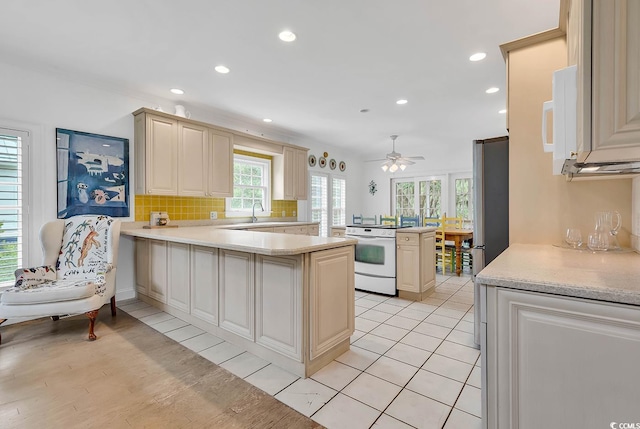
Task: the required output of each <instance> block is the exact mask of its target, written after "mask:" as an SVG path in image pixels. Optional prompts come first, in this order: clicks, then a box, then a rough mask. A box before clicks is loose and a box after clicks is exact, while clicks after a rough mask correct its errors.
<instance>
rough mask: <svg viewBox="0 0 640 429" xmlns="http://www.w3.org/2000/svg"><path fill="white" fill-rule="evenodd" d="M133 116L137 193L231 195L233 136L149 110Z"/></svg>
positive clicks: (197, 123) (139, 111)
mask: <svg viewBox="0 0 640 429" xmlns="http://www.w3.org/2000/svg"><path fill="white" fill-rule="evenodd" d="M134 115H135V140H136V142H135V147H136V193H137V194H151V195H173V196H177V195H180V196H188V197H228V196H231V195H232V194H233V134H231V133H228V132H225V131H222V130H218V129H216V128H212V127H208V126H207V124H202V123H199V122H196V121H189V120H187V119H172V118H171V115H167V114H155V113H152V112H149V111H147V110H146V109H141V110H138V111H137V112H135V113H134Z"/></svg>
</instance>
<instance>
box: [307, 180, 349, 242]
mask: <svg viewBox="0 0 640 429" xmlns="http://www.w3.org/2000/svg"><path fill="white" fill-rule="evenodd" d="M309 182H310V183H311V221H312V222H319V223H320V236H321V237H327V236H328V235H329V228H330V227H331V226H333V225H345V224H346V216H347V215H346V213H347V181H346V179H344V178H342V177H339V176H333V175H329V174H324V173H311V180H310V181H309ZM329 183H330V184H331V187H329Z"/></svg>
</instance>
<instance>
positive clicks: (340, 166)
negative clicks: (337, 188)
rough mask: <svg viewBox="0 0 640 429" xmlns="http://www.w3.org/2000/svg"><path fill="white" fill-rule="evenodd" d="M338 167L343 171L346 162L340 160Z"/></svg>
mask: <svg viewBox="0 0 640 429" xmlns="http://www.w3.org/2000/svg"><path fill="white" fill-rule="evenodd" d="M338 166H339V167H338V168H340V171H344V170H346V169H347V164H346V163H345V162H344V161H340V164H338Z"/></svg>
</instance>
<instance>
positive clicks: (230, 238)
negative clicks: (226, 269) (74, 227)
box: [121, 222, 356, 256]
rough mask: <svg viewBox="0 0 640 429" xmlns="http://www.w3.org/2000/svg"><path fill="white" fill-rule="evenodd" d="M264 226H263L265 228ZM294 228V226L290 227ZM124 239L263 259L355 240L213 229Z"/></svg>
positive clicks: (138, 233) (137, 233) (133, 232)
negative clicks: (142, 240) (171, 244)
mask: <svg viewBox="0 0 640 429" xmlns="http://www.w3.org/2000/svg"><path fill="white" fill-rule="evenodd" d="M265 224H266V222H265V223H263V224H262V225H264V226H267V225H265ZM289 224H291V223H289ZM121 233H122V234H123V235H130V236H134V237H143V238H151V239H155V240H166V241H172V242H176V243H186V244H196V245H200V246H207V247H217V248H219V249H227V250H238V251H241V252H249V253H259V254H262V255H273V256H276V255H280V256H282V255H299V254H302V253H309V252H316V251H319V250H326V249H333V248H336V247H343V246H351V245H355V244H356V240H353V239H346V238H334V237H316V236H309V235H294V234H280V233H273V232H258V231H237V230H231V229H226V228H219V227H211V226H191V227H180V228H167V229H128V230H122V231H121Z"/></svg>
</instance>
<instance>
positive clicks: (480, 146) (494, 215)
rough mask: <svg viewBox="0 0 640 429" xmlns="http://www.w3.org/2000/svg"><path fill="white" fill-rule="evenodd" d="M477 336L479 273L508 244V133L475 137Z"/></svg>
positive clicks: (477, 332)
mask: <svg viewBox="0 0 640 429" xmlns="http://www.w3.org/2000/svg"><path fill="white" fill-rule="evenodd" d="M473 203H474V206H473V207H474V208H473V244H474V246H473V249H472V257H473V283H474V289H473V291H474V319H475V320H474V322H475V323H474V340H475V343H476V344H477V345H480V290H479V289H480V286H479V284H478V283H477V282H476V275H477V274H478V273H479V272H480V271H482V269H483V268H484V267H485V266H487V265H488V264H489V263H490V262H491V261H493V260H494V259H495V258H496V257H497V256H498V255H499V254H500V253H502V252H503V251H504V250H505V249H506V248H507V247H509V137H506V136H505V137H496V138H492V139H487V140H474V141H473Z"/></svg>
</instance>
